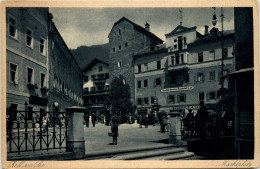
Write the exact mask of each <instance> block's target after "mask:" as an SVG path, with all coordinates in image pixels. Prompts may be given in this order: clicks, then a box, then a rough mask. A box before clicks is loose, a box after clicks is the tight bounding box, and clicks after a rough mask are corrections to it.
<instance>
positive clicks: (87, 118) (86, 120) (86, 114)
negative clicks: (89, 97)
mask: <svg viewBox="0 0 260 169" xmlns="http://www.w3.org/2000/svg"><path fill="white" fill-rule="evenodd" d="M84 120H85V124H86V127H89V113H88V112H85V113H84Z"/></svg>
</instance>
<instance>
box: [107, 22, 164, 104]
mask: <svg viewBox="0 0 260 169" xmlns="http://www.w3.org/2000/svg"><path fill="white" fill-rule="evenodd" d="M108 38H109V46H110V55H109V73H110V79H111V80H113V78H114V77H119V75H122V76H123V77H124V78H125V79H124V81H125V83H127V84H129V86H130V92H131V100H132V101H133V102H134V100H135V99H134V97H135V93H134V90H135V84H134V64H133V56H134V54H135V53H136V52H138V51H139V50H141V49H145V48H149V49H150V50H153V48H154V46H156V45H158V44H161V43H162V42H163V41H162V40H161V39H160V38H158V37H157V36H155V35H154V34H153V33H151V32H150V25H149V24H148V23H146V25H145V28H143V27H141V26H139V25H137V24H136V23H134V22H132V21H130V20H128V19H127V18H125V17H123V18H121V19H120V20H118V21H117V22H116V23H114V25H113V27H112V29H111V31H110V33H109V35H108Z"/></svg>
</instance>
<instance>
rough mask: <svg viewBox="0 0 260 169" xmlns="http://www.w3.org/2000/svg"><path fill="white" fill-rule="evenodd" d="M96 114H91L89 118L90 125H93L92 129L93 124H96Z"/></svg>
mask: <svg viewBox="0 0 260 169" xmlns="http://www.w3.org/2000/svg"><path fill="white" fill-rule="evenodd" d="M96 118H97V117H96V113H93V114H92V117H91V119H92V124H93V127H95V124H96Z"/></svg>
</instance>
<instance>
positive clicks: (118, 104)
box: [106, 75, 135, 121]
mask: <svg viewBox="0 0 260 169" xmlns="http://www.w3.org/2000/svg"><path fill="white" fill-rule="evenodd" d="M123 79H124V78H123V76H121V75H120V76H119V77H115V78H114V79H113V81H112V82H111V85H110V89H109V95H108V97H107V100H106V106H107V107H109V108H111V109H110V110H111V112H110V113H111V114H112V115H113V114H117V115H119V114H120V115H121V117H122V119H123V121H124V118H126V116H127V115H128V114H129V113H130V114H133V113H134V110H135V108H134V105H133V102H132V101H131V100H130V87H129V85H128V84H124V82H123Z"/></svg>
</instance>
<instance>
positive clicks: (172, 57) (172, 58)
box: [171, 56, 175, 65]
mask: <svg viewBox="0 0 260 169" xmlns="http://www.w3.org/2000/svg"><path fill="white" fill-rule="evenodd" d="M174 60H175V58H174V56H171V62H172V65H174V64H175V62H174Z"/></svg>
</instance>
